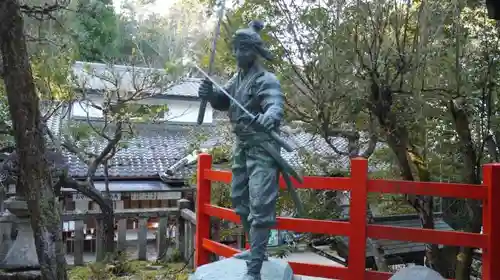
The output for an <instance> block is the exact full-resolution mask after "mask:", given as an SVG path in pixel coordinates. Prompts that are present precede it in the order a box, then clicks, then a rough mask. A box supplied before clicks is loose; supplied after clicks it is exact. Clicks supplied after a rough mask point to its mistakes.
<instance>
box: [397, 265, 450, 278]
mask: <svg viewBox="0 0 500 280" xmlns="http://www.w3.org/2000/svg"><path fill="white" fill-rule="evenodd" d="M389 280H445V279H444V278H443V277H442V276H441V275H440V274H439V273H437V272H436V271H434V270H432V269H430V268H427V267H425V266H421V265H416V266H411V267H405V268H403V269H401V270H400V271H398V273H396V274H394V276H392V277H391V278H390V279H389Z"/></svg>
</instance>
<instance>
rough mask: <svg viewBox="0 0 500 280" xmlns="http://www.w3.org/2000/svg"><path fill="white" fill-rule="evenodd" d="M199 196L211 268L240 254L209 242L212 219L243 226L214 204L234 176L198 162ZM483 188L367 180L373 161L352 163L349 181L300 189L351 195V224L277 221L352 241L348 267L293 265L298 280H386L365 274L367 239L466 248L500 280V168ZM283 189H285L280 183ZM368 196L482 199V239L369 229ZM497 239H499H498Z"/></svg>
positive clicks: (199, 228)
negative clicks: (216, 191) (220, 187)
mask: <svg viewBox="0 0 500 280" xmlns="http://www.w3.org/2000/svg"><path fill="white" fill-rule="evenodd" d="M197 176H198V182H197V183H198V193H197V202H196V254H195V266H196V267H198V266H200V265H203V264H206V263H208V262H209V255H210V253H211V252H212V253H215V254H217V255H219V256H224V257H230V256H232V255H233V254H235V253H237V252H239V251H238V250H236V249H234V248H231V247H229V246H226V245H223V244H220V243H218V242H215V241H212V240H210V239H209V235H210V217H211V216H213V217H219V218H221V219H225V220H229V221H232V222H234V223H240V221H239V217H238V216H237V215H236V214H235V213H234V212H233V211H232V210H230V209H226V208H221V207H217V206H213V205H211V204H210V194H211V181H218V182H224V183H230V181H231V173H230V172H227V171H217V170H212V157H211V156H210V155H208V154H201V155H199V158H198V174H197ZM483 178H484V184H483V185H467V184H451V183H434V182H409V181H395V180H390V181H389V180H372V179H368V161H367V160H365V159H353V160H352V161H351V177H350V178H329V177H316V176H308V177H305V178H304V183H303V184H300V183H298V182H294V183H295V187H296V188H308V189H316V190H347V191H350V192H351V202H350V221H348V222H340V221H320V220H310V219H298V218H285V217H280V218H278V224H277V227H276V228H279V229H285V230H290V231H295V232H314V233H324V234H330V235H344V236H348V237H349V252H348V254H349V265H348V267H335V266H328V265H319V264H309V263H296V262H290V265H291V267H292V269H293V271H294V273H295V274H297V275H306V276H314V277H324V278H332V279H348V280H363V279H365V280H368V279H370V280H382V279H383V280H386V279H389V278H390V277H391V274H390V273H385V272H378V271H366V270H365V260H366V255H365V254H366V248H365V246H366V238H368V237H371V238H374V239H389V240H404V241H414V242H422V243H433V244H443V245H455V246H465V247H472V248H482V249H483V254H482V255H483V266H482V274H483V278H482V279H483V280H497V279H500V164H487V165H485V166H484V168H483ZM280 186H281V187H284V182H283V180H281V182H280ZM368 192H378V193H400V194H415V195H430V196H441V197H456V198H468V199H478V200H482V201H483V233H482V234H476V233H467V232H456V231H443V230H430V229H415V228H404V227H395V226H384V225H374V224H366V203H367V194H368ZM495 236H496V238H495Z"/></svg>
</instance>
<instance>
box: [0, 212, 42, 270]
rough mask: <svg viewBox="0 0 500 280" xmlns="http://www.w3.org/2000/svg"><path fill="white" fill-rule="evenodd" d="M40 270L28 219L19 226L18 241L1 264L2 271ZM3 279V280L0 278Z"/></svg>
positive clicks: (22, 220) (13, 244) (23, 220)
mask: <svg viewBox="0 0 500 280" xmlns="http://www.w3.org/2000/svg"><path fill="white" fill-rule="evenodd" d="M38 268H40V264H39V263H38V255H37V253H36V247H35V239H34V237H33V230H32V229H31V224H30V222H29V220H28V219H21V221H20V223H19V224H18V233H17V238H16V240H15V241H14V242H13V243H12V245H11V247H10V249H9V251H8V253H7V255H6V256H5V258H4V259H3V261H2V262H1V263H0V269H3V270H6V271H22V270H34V269H38ZM0 279H3V278H0Z"/></svg>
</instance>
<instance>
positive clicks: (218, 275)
mask: <svg viewBox="0 0 500 280" xmlns="http://www.w3.org/2000/svg"><path fill="white" fill-rule="evenodd" d="M246 272H247V264H246V262H245V261H244V260H240V259H235V258H228V259H223V260H220V261H217V262H213V263H209V264H206V265H202V266H200V267H198V268H197V269H196V272H195V273H194V274H193V275H191V276H190V277H189V280H221V279H224V280H243V279H244V277H245V274H246ZM261 277H262V280H293V279H298V278H295V277H294V276H293V271H292V268H291V267H290V265H289V264H288V263H287V262H285V261H282V260H279V259H274V258H269V261H265V262H264V263H263V265H262V270H261Z"/></svg>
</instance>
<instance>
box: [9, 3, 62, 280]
mask: <svg viewBox="0 0 500 280" xmlns="http://www.w3.org/2000/svg"><path fill="white" fill-rule="evenodd" d="M0 22H1V25H0V50H1V53H2V62H3V69H2V70H3V71H2V72H3V80H4V84H5V89H6V92H7V99H8V103H9V108H10V114H11V117H12V124H13V128H14V136H15V140H16V149H17V153H18V156H19V170H20V172H19V178H18V186H17V187H19V189H20V190H21V192H22V194H23V195H24V196H25V198H26V199H27V201H28V209H29V211H30V214H31V225H32V227H33V231H34V238H35V245H36V248H37V254H38V259H39V262H40V265H41V270H42V279H46V280H49V279H50V280H65V279H67V273H66V260H65V258H64V251H63V247H62V245H63V243H62V232H61V226H62V225H61V218H60V207H59V202H58V199H57V197H56V195H55V194H54V191H53V188H52V178H51V175H50V172H49V165H48V163H47V161H46V158H45V157H44V155H45V141H44V133H43V126H42V122H41V113H40V109H39V99H38V96H37V94H36V91H35V85H34V82H33V76H32V72H31V66H30V62H29V58H28V53H27V47H26V41H25V37H24V30H23V24H24V23H23V19H22V16H21V11H20V7H19V3H18V1H17V0H2V1H0Z"/></svg>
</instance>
